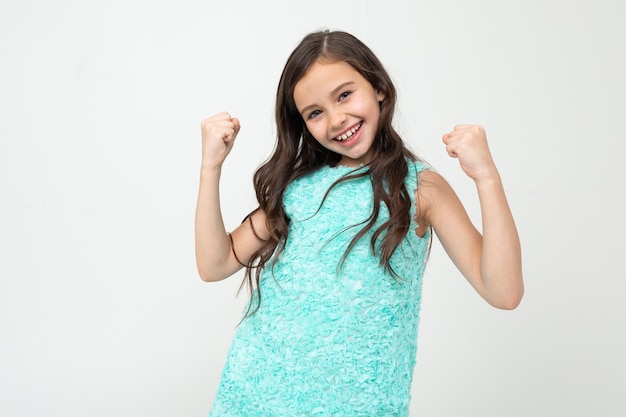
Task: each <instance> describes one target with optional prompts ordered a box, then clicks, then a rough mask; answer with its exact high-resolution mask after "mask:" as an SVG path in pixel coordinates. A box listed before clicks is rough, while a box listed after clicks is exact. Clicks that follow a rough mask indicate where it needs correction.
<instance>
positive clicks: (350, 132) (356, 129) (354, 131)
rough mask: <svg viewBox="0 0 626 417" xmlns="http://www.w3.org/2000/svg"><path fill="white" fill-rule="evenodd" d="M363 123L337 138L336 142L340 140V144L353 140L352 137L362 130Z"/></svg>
mask: <svg viewBox="0 0 626 417" xmlns="http://www.w3.org/2000/svg"><path fill="white" fill-rule="evenodd" d="M361 124H362V122H361V123H359V124H358V125H356V126H354V127H353V128H352V129H349V130H348V131H346V132H345V133H343V134H341V135H339V136H337V137H336V138H335V140H338V141H339V142H343V141H344V140H346V139H348V138H351V137H352V135H354V134H355V133H356V132H357V131H358V130H359V129H360V128H361Z"/></svg>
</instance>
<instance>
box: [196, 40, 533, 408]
mask: <svg viewBox="0 0 626 417" xmlns="http://www.w3.org/2000/svg"><path fill="white" fill-rule="evenodd" d="M395 104H396V91H395V88H394V86H393V84H392V82H391V79H390V77H389V75H388V74H387V72H386V71H385V69H384V68H383V66H382V64H381V63H380V62H379V60H378V59H377V58H376V56H375V55H374V54H373V53H372V51H371V50H370V49H369V48H368V47H367V46H365V45H364V44H363V43H361V42H360V41H359V40H357V39H356V38H354V37H353V36H351V35H349V34H347V33H344V32H328V31H324V32H315V33H312V34H309V35H308V36H306V37H305V38H304V39H303V40H302V42H301V43H300V44H299V45H298V46H297V47H296V49H295V50H294V51H293V52H292V54H291V56H290V57H289V59H288V60H287V63H286V65H285V68H284V70H283V74H282V77H281V79H280V83H279V85H278V92H277V98H276V124H277V132H278V133H277V136H278V138H277V143H276V148H275V149H274V152H273V154H272V155H271V157H270V159H269V160H268V161H267V162H266V163H264V164H263V165H262V166H261V167H260V168H259V169H258V170H257V171H256V173H255V175H254V186H255V189H256V194H257V199H258V202H259V207H258V208H257V209H256V210H255V211H253V212H252V213H251V214H250V215H249V216H248V217H247V218H246V219H245V220H244V222H243V223H242V224H241V225H240V226H239V227H238V228H236V229H235V230H234V231H232V232H231V233H227V232H226V230H225V227H224V223H223V221H222V216H221V213H220V202H219V191H218V184H219V178H220V170H221V166H222V163H223V162H224V159H225V158H226V156H227V155H228V153H229V152H230V150H231V149H232V147H233V143H234V141H235V138H236V136H237V134H238V132H239V129H240V123H239V120H238V119H237V118H234V117H231V116H230V115H229V114H228V113H220V114H217V115H215V116H212V117H209V118H208V119H205V120H203V121H202V169H201V177H200V191H199V196H198V205H197V212H196V259H197V266H198V271H199V274H200V276H201V278H202V279H203V280H204V281H218V280H221V279H224V278H227V277H229V276H230V275H232V274H233V273H235V272H236V271H238V270H239V269H240V268H242V267H246V275H245V280H244V283H245V285H247V287H248V288H249V289H250V292H251V299H250V301H249V304H248V309H247V312H246V314H245V315H244V318H243V319H242V322H241V324H240V326H239V328H238V329H237V333H236V335H235V337H234V340H233V342H232V346H231V348H230V350H229V353H228V357H227V361H226V365H225V368H224V371H223V374H222V379H221V383H220V385H219V388H218V391H217V395H216V398H215V402H214V404H213V408H212V410H211V414H210V415H211V416H263V417H271V416H370V417H371V416H407V415H408V412H409V399H410V387H411V380H412V376H413V369H414V366H415V353H416V347H417V327H418V322H419V312H420V300H421V288H422V274H423V271H424V265H425V262H426V258H427V254H428V250H429V245H430V239H431V231H432V230H434V232H435V233H436V234H437V237H438V238H439V240H440V241H441V244H442V245H443V247H444V248H445V250H446V252H447V253H448V255H449V256H450V258H451V259H452V261H453V262H454V263H455V265H456V266H457V267H458V269H459V270H460V271H461V273H462V274H463V275H464V276H465V277H466V278H467V280H468V281H469V282H470V284H471V285H472V286H473V287H474V288H475V290H476V291H477V292H478V293H479V294H480V295H481V296H482V297H483V298H484V299H485V300H486V301H487V302H488V303H490V304H491V305H493V306H495V307H498V308H504V309H512V308H515V307H516V306H517V305H518V303H519V302H520V299H521V297H522V293H523V284H522V273H521V255H520V244H519V239H518V235H517V232H516V228H515V224H514V221H513V218H512V215H511V212H510V210H509V207H508V205H507V201H506V198H505V194H504V190H503V187H502V183H501V181H500V177H499V175H498V171H497V169H496V166H495V165H494V162H493V160H492V158H491V155H490V152H489V149H488V146H487V141H486V136H485V132H484V130H483V129H482V128H481V127H480V126H473V125H465V126H456V127H455V128H454V129H453V130H452V131H451V132H449V133H446V134H445V135H443V142H444V144H445V145H446V151H447V152H448V154H449V155H450V156H451V157H453V158H458V160H459V162H460V165H461V168H462V169H463V171H464V172H465V173H466V174H467V175H468V176H469V177H470V178H472V179H473V180H474V182H475V183H476V188H477V191H478V196H479V198H480V204H481V211H482V224H483V235H482V236H481V234H480V233H479V232H478V231H477V230H476V229H475V228H474V226H473V225H472V223H471V221H470V219H469V218H468V216H467V214H466V212H465V210H464V208H463V206H462V204H461V202H460V201H459V199H458V198H457V196H456V195H455V193H454V191H453V190H452V189H451V188H450V186H449V185H448V184H447V183H446V181H445V180H444V179H443V178H442V177H441V176H440V175H439V174H438V173H436V172H435V171H433V170H431V169H429V168H428V166H427V165H426V164H424V163H423V162H421V161H420V160H419V159H417V158H416V157H415V156H414V155H413V154H412V153H411V152H410V151H409V150H408V149H407V147H406V146H405V145H404V143H403V141H402V139H401V138H400V137H399V136H398V133H397V132H396V131H395V130H394V128H393V126H392V118H393V112H394V107H395Z"/></svg>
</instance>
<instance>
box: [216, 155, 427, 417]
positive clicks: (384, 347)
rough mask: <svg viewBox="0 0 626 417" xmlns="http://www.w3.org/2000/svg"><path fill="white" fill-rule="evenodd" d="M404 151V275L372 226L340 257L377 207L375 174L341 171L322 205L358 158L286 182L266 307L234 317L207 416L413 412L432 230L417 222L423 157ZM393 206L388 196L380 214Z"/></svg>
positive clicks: (399, 259) (398, 257)
mask: <svg viewBox="0 0 626 417" xmlns="http://www.w3.org/2000/svg"><path fill="white" fill-rule="evenodd" d="M407 162H408V164H409V173H408V175H407V178H406V179H405V184H406V186H407V190H408V191H409V194H410V195H411V199H412V202H413V204H412V209H411V219H412V224H411V228H410V230H409V232H408V233H407V236H406V237H405V238H404V241H403V242H402V244H401V245H400V246H399V247H398V248H397V249H396V251H395V252H394V254H393V256H392V259H391V265H392V267H393V269H394V270H395V271H396V273H397V274H398V276H399V277H401V278H398V277H393V276H392V275H391V274H390V273H388V272H386V271H385V269H384V267H382V266H380V265H379V256H376V255H374V254H373V252H372V250H371V245H370V237H371V231H370V234H368V235H366V236H365V237H364V238H362V239H361V240H360V241H359V242H358V244H357V245H356V246H355V247H354V248H353V249H352V251H351V252H350V253H349V255H348V257H347V258H346V260H345V263H344V264H343V266H342V267H339V262H340V259H341V257H342V255H343V254H344V252H345V250H346V247H347V245H348V244H349V243H350V241H351V240H352V237H354V235H355V234H356V233H357V232H358V231H359V230H360V229H361V228H362V227H363V226H362V225H360V223H361V222H363V221H364V220H365V219H367V217H368V216H369V215H370V213H371V211H372V206H373V191H372V185H371V181H370V177H369V176H365V177H362V178H359V179H354V180H348V181H346V182H342V183H339V184H338V185H336V186H335V187H334V188H332V190H331V191H330V193H329V194H328V195H327V197H326V200H325V201H324V203H323V205H322V206H321V207H320V204H321V202H322V200H323V198H324V194H325V193H326V192H327V190H328V189H329V188H330V187H331V185H332V184H333V183H334V182H335V181H336V180H337V179H339V178H341V177H342V176H344V175H347V174H350V173H353V172H355V168H349V167H345V166H337V167H329V166H325V167H322V168H320V169H318V170H316V171H315V172H313V173H310V174H308V175H306V176H304V177H301V178H299V179H297V180H295V181H293V182H292V183H291V184H290V185H289V186H288V188H287V189H286V191H285V194H284V207H285V212H286V214H287V216H288V218H289V236H288V239H287V242H286V245H285V247H284V251H283V252H282V254H281V255H280V256H278V257H277V258H275V259H273V260H270V262H268V264H267V265H266V267H265V269H264V271H263V273H262V276H261V280H260V288H261V304H260V308H259V310H258V311H257V312H256V313H254V314H253V315H251V316H249V317H247V318H245V319H244V320H243V321H242V322H241V324H240V326H239V328H238V329H237V332H236V334H235V336H234V338H233V341H232V345H231V347H230V349H229V352H228V355H227V360H226V365H225V367H224V370H223V374H222V378H221V382H220V385H219V387H218V391H217V394H216V398H215V401H214V404H213V407H212V409H211V412H210V414H209V416H210V417H253V416H254V417H296V416H337V417H339V416H350V417H354V416H367V417H373V416H376V417H380V416H408V415H409V400H410V388H411V380H412V377H413V370H414V367H415V354H416V349H417V329H418V323H419V312H420V300H421V289H422V274H423V271H424V265H425V261H426V254H427V251H428V246H429V240H430V233H429V232H427V234H426V235H425V236H424V237H423V238H420V237H419V236H417V235H416V234H415V228H416V227H417V224H415V220H414V214H415V201H414V198H415V197H414V191H415V189H416V187H417V180H418V178H417V174H418V172H419V171H421V170H422V169H425V166H424V165H422V164H421V163H419V162H412V161H407ZM365 169H366V168H363V167H361V168H357V171H356V172H359V170H365ZM388 216H389V214H388V211H387V209H386V207H384V205H383V207H381V210H380V216H379V220H378V223H377V224H381V223H382V222H384V221H385V220H386V219H387V218H388ZM353 225H357V226H356V227H350V226H353ZM375 227H376V226H375Z"/></svg>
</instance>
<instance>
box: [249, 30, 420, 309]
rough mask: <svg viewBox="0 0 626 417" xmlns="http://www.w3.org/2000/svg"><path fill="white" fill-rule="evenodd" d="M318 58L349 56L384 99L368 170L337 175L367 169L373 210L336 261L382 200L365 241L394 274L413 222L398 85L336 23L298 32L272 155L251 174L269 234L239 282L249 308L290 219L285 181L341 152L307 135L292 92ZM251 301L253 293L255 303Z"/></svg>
mask: <svg viewBox="0 0 626 417" xmlns="http://www.w3.org/2000/svg"><path fill="white" fill-rule="evenodd" d="M320 60H323V61H324V62H345V63H348V64H350V65H351V66H352V67H353V68H354V69H355V70H356V71H358V72H359V73H360V74H361V75H362V76H363V77H364V78H365V79H366V80H367V81H369V83H370V84H371V85H372V87H373V88H374V90H375V91H380V92H382V93H383V94H384V97H385V99H384V100H383V101H382V103H381V104H380V120H379V123H378V131H377V132H376V139H375V140H374V142H373V145H372V148H373V156H372V160H371V162H370V163H369V164H368V165H367V170H366V171H365V172H360V173H357V174H352V175H348V176H346V177H344V178H342V179H341V180H339V181H338V182H341V181H343V180H346V179H349V178H355V177H363V176H366V175H369V176H370V178H371V182H372V188H373V191H374V206H373V209H372V213H371V215H370V217H369V218H368V219H366V221H365V222H364V223H363V225H364V226H363V228H362V229H361V230H360V231H359V232H358V233H357V234H356V235H355V236H354V238H353V239H352V241H351V243H350V245H349V246H348V248H347V249H346V252H345V253H344V255H343V258H342V260H341V262H342V263H343V261H344V260H345V258H346V256H347V254H348V253H349V252H350V250H352V248H353V247H354V245H355V244H356V243H357V241H358V240H360V239H361V238H363V236H365V235H366V234H367V232H368V231H370V230H371V229H372V228H373V227H374V224H375V223H376V221H377V220H378V217H379V212H380V207H381V204H384V205H385V206H386V207H387V209H388V211H389V219H388V220H386V221H385V222H384V223H383V224H382V225H380V226H379V227H378V228H377V229H376V230H374V233H373V234H372V237H371V248H372V251H373V252H374V253H380V264H381V265H382V266H384V267H385V268H386V269H387V270H388V271H389V272H391V273H392V274H393V275H394V276H397V275H396V273H395V271H394V270H393V268H392V267H391V266H390V259H391V255H392V254H393V252H394V251H395V250H396V248H397V247H398V245H400V243H401V242H402V240H403V239H404V237H405V236H406V234H407V233H408V231H409V227H410V224H411V198H410V195H409V191H408V190H407V188H406V186H405V185H404V180H405V177H406V175H407V172H408V166H407V162H406V158H408V159H409V160H412V161H414V160H416V159H417V158H416V156H415V155H414V154H413V153H412V152H411V151H410V150H409V149H407V147H406V146H405V144H404V142H403V141H402V139H401V138H400V136H399V135H398V133H397V132H396V131H395V129H394V128H393V126H392V119H393V114H394V110H395V106H396V89H395V87H394V85H393V82H392V81H391V78H390V77H389V74H388V73H387V71H386V70H385V68H384V67H383V65H382V63H381V62H380V61H379V60H378V58H377V57H376V56H375V55H374V53H373V52H372V51H371V50H370V49H369V48H368V47H367V46H366V45H365V44H363V43H362V42H361V41H360V40H358V39H357V38H356V37H354V36H352V35H350V34H349V33H346V32H341V31H333V32H330V31H319V32H313V33H310V34H308V35H307V36H305V37H304V39H303V40H302V41H301V42H300V44H299V45H298V46H297V47H296V48H295V49H294V51H293V52H292V53H291V55H290V56H289V58H288V59H287V63H286V64H285V68H284V69H283V73H282V75H281V78H280V82H279V84H278V91H277V93H276V109H275V117H276V127H277V141H276V145H275V148H274V151H273V153H272V155H271V156H270V158H269V159H268V160H267V161H266V162H265V163H264V164H263V165H261V166H260V167H259V168H258V169H257V171H256V172H255V174H254V188H255V190H256V196H257V200H258V202H259V208H260V209H261V210H263V211H264V212H265V215H266V218H267V220H266V222H267V228H268V230H269V231H270V234H271V236H270V238H269V239H268V240H266V241H265V242H264V243H263V245H262V246H261V248H260V249H259V250H257V251H256V252H255V253H254V254H253V255H252V257H251V259H250V262H249V264H248V265H247V269H246V274H245V277H244V282H242V287H243V286H244V285H246V284H247V287H248V289H249V290H250V295H251V303H250V304H249V305H248V311H247V313H249V314H252V313H254V312H255V311H256V310H257V309H258V307H259V306H260V302H261V293H260V289H259V277H260V274H261V270H262V269H263V268H264V267H265V265H266V264H267V262H268V261H269V260H270V258H271V257H272V256H273V255H275V256H277V255H279V254H280V253H281V252H282V249H283V247H284V244H285V242H286V240H287V230H288V229H287V227H288V223H289V219H288V218H287V216H286V214H285V211H284V209H283V194H284V192H285V188H286V187H287V185H288V184H289V183H291V182H292V181H293V180H294V179H296V178H299V177H301V176H303V175H305V174H307V173H309V172H312V171H314V170H315V169H317V168H318V167H320V166H322V165H332V166H334V165H336V164H337V163H338V162H339V160H340V159H341V155H339V154H337V153H335V152H332V151H330V150H328V149H326V148H324V147H323V146H321V145H320V144H319V143H318V142H317V141H316V140H315V139H314V138H313V136H312V135H311V133H310V132H309V131H308V129H307V127H306V125H305V122H304V120H303V118H302V116H301V115H300V113H299V112H298V110H297V108H296V104H295V101H294V98H293V92H294V88H295V86H296V83H297V82H298V81H300V79H301V78H302V77H303V76H304V75H305V74H306V72H307V71H308V70H309V68H310V67H311V66H312V65H313V64H314V63H316V62H318V61H320ZM336 184H337V183H335V184H334V185H336ZM334 185H333V186H334ZM331 188H332V187H331ZM356 226H358V225H356ZM253 271H254V272H253ZM255 298H256V300H255ZM252 301H256V303H255V306H254V307H252V304H253V303H252Z"/></svg>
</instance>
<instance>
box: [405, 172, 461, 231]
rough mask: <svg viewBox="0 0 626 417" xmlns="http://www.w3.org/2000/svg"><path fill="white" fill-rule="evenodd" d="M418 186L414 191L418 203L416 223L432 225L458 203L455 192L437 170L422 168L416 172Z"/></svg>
mask: <svg viewBox="0 0 626 417" xmlns="http://www.w3.org/2000/svg"><path fill="white" fill-rule="evenodd" d="M417 182H418V186H417V190H416V192H415V194H416V200H417V201H418V204H419V219H418V223H419V224H420V225H421V224H426V225H429V226H432V225H434V224H436V223H437V221H438V220H440V219H439V217H442V216H447V215H448V214H449V213H448V209H450V208H452V207H457V206H458V205H460V200H459V198H458V197H457V195H456V193H455V192H454V190H453V189H452V187H451V186H450V184H449V183H448V182H447V181H446V179H445V178H444V177H443V176H442V175H441V174H439V173H438V172H436V171H434V170H432V169H423V170H421V171H420V172H419V173H418V180H417Z"/></svg>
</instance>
